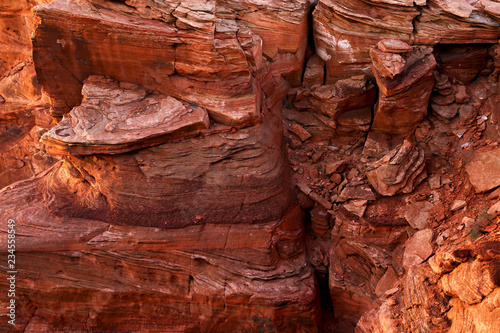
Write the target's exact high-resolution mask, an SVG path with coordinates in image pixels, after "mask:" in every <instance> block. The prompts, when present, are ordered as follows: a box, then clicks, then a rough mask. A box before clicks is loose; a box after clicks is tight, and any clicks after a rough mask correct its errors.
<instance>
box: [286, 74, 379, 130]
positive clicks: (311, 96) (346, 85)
mask: <svg viewBox="0 0 500 333" xmlns="http://www.w3.org/2000/svg"><path fill="white" fill-rule="evenodd" d="M299 95H300V96H299ZM376 96H377V90H376V87H375V86H374V85H373V84H372V83H371V82H370V81H369V80H368V78H367V77H366V76H364V75H360V76H354V77H352V78H349V79H343V80H339V81H337V82H336V83H335V84H330V85H314V86H313V87H311V88H310V89H303V90H301V91H299V94H298V95H297V97H296V99H295V103H294V105H295V107H296V108H297V109H299V110H303V111H311V112H314V113H317V114H319V115H323V116H325V117H327V118H328V120H329V124H330V125H332V126H333V127H336V124H337V120H338V118H339V117H340V116H342V115H345V116H347V117H345V116H344V119H342V120H343V122H344V124H347V125H348V126H349V125H350V126H352V127H357V124H356V120H354V119H353V118H360V117H359V115H358V114H356V113H359V112H360V111H361V113H362V110H366V109H368V110H369V111H370V108H371V106H372V105H373V103H374V102H375V99H376ZM353 110H355V111H356V112H354V113H352V112H351V113H350V114H348V111H353ZM369 113H370V116H369V118H370V120H371V111H370V112H369ZM349 115H350V116H351V117H349ZM349 119H351V120H353V121H352V122H349ZM361 122H362V123H363V121H361ZM362 125H365V124H362ZM367 129H368V128H364V130H367Z"/></svg>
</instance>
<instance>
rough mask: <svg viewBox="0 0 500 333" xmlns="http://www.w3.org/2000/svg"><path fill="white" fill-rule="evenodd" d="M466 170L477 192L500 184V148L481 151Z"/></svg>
mask: <svg viewBox="0 0 500 333" xmlns="http://www.w3.org/2000/svg"><path fill="white" fill-rule="evenodd" d="M466 170H467V173H468V174H469V179H470V182H471V184H472V185H473V186H474V188H475V190H476V192H485V191H488V190H491V189H493V188H495V187H498V186H500V149H495V150H491V151H485V152H479V153H478V154H477V155H476V156H475V158H474V159H473V160H472V161H471V162H470V163H469V164H468V165H467V167H466Z"/></svg>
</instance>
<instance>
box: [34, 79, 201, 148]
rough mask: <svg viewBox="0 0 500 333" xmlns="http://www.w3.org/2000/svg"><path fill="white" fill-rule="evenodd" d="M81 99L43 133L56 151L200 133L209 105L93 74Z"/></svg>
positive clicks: (121, 145)
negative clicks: (153, 91)
mask: <svg viewBox="0 0 500 333" xmlns="http://www.w3.org/2000/svg"><path fill="white" fill-rule="evenodd" d="M82 94H83V96H84V97H83V101H82V104H81V105H80V106H78V107H76V108H74V109H73V110H72V111H71V112H70V113H69V115H68V116H66V117H65V118H64V119H63V120H62V121H61V122H59V123H58V124H57V126H55V127H54V128H52V129H51V130H50V131H49V132H47V133H46V134H45V135H44V136H43V137H42V142H43V143H44V144H45V145H47V146H48V150H49V152H50V153H53V154H78V155H93V154H116V153H123V152H127V151H130V150H136V149H138V148H144V147H148V146H155V145H158V144H160V143H163V142H168V141H173V140H176V139H177V140H178V139H182V138H188V137H191V136H196V135H198V134H199V133H200V132H201V131H203V130H206V129H207V128H208V126H209V125H210V120H209V117H208V113H207V111H206V110H205V109H203V108H200V107H197V106H194V105H190V104H188V103H186V102H184V103H183V102H181V101H179V100H177V99H175V98H173V97H170V96H164V95H158V94H156V95H151V94H148V93H147V91H146V90H145V89H144V88H140V87H138V86H136V85H132V84H126V83H118V82H116V81H114V80H112V79H110V78H105V77H101V76H90V77H89V78H87V79H86V81H85V83H84V85H83V90H82Z"/></svg>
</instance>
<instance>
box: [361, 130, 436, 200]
mask: <svg viewBox="0 0 500 333" xmlns="http://www.w3.org/2000/svg"><path fill="white" fill-rule="evenodd" d="M366 177H367V178H368V181H369V182H370V183H371V185H372V186H373V188H375V190H376V191H377V192H378V193H380V194H381V195H384V196H393V195H395V194H397V193H411V192H412V191H413V190H414V189H415V187H416V186H417V185H418V184H420V182H421V181H423V180H424V179H425V178H426V177H427V173H426V171H425V155H424V150H423V149H422V148H420V147H416V146H413V145H412V144H411V143H410V142H409V141H407V140H404V142H403V144H402V145H400V146H398V147H397V148H395V149H393V150H392V151H390V152H389V153H388V154H386V155H385V156H384V157H382V158H381V159H380V160H379V161H377V162H375V163H373V164H372V170H370V171H368V172H366Z"/></svg>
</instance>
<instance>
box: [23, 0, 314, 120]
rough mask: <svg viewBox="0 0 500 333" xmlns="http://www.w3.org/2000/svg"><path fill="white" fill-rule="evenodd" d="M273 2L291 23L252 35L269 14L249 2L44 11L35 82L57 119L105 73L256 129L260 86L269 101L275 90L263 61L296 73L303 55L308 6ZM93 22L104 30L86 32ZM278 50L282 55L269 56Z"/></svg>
mask: <svg viewBox="0 0 500 333" xmlns="http://www.w3.org/2000/svg"><path fill="white" fill-rule="evenodd" d="M272 5H274V6H276V7H274V6H272ZM272 5H271V6H268V7H266V8H267V10H269V11H271V12H272V11H273V9H274V10H277V11H278V14H279V13H280V12H282V14H281V16H282V19H279V21H280V23H281V21H285V23H284V24H280V23H277V22H269V23H268V25H269V26H265V27H259V26H257V27H255V28H254V26H255V25H256V22H255V21H258V20H259V19H262V17H261V15H251V13H247V12H248V11H249V9H250V8H252V7H257V8H258V5H257V4H253V3H251V2H250V3H248V4H245V5H243V4H242V6H243V8H241V6H239V5H236V6H235V8H233V7H231V3H230V2H228V3H224V2H222V3H219V2H215V1H210V2H206V3H205V2H200V3H196V2H193V3H190V2H188V3H185V4H183V3H181V2H179V1H178V2H171V3H170V2H169V3H168V4H164V5H161V4H156V5H148V4H146V3H142V2H138V3H136V4H135V6H126V5H125V4H120V3H114V2H103V3H101V2H95V3H88V2H86V1H82V2H76V1H71V0H58V1H55V2H53V3H51V4H48V5H42V6H38V7H37V8H36V9H35V10H36V13H37V16H38V17H40V19H41V22H40V24H39V25H38V27H37V29H36V36H35V39H34V40H35V41H34V52H33V54H34V60H35V64H36V68H37V74H38V79H39V82H40V83H41V84H42V85H43V86H44V89H45V91H46V92H47V94H48V95H49V96H50V97H51V98H52V99H53V100H52V107H53V111H52V112H53V115H55V116H61V115H62V114H64V113H66V112H67V111H69V110H70V109H71V108H72V107H74V106H77V105H79V104H80V101H81V95H80V90H81V88H82V82H83V80H85V78H86V77H87V76H88V75H90V74H102V75H109V76H111V77H112V78H114V79H116V80H118V81H121V82H130V83H134V84H138V85H140V86H142V87H145V88H147V89H151V90H158V91H160V92H162V93H164V94H166V95H170V96H173V97H176V98H180V99H182V100H185V101H188V102H194V103H196V104H198V105H199V106H201V107H204V108H206V109H208V110H209V112H210V115H211V117H212V118H213V119H215V120H216V121H218V122H222V123H225V124H229V125H239V126H241V125H251V124H253V123H256V122H257V121H259V119H260V111H261V110H260V104H261V95H262V90H261V85H263V88H262V89H264V93H268V94H269V93H270V91H268V89H267V85H269V84H274V82H273V81H272V78H271V82H268V81H269V78H267V77H266V76H265V74H266V72H265V71H266V68H265V67H267V66H266V64H265V60H264V59H263V55H267V56H271V57H273V58H274V57H275V56H276V57H277V61H276V63H275V64H274V65H275V67H272V66H271V68H268V70H269V71H270V72H269V73H270V74H269V75H271V77H272V75H278V74H283V73H289V72H291V71H293V70H298V69H299V68H300V65H298V64H297V63H300V61H302V58H301V57H303V54H304V51H305V45H303V44H304V38H303V37H305V34H306V33H307V30H306V27H307V26H306V15H305V11H306V9H307V5H308V3H307V2H306V1H300V2H294V3H293V4H288V5H283V3H282V1H276V2H275V3H273V4H272ZM233 6H234V5H233ZM247 6H248V7H247ZM245 7H246V8H245ZM273 7H274V8H273ZM276 8H280V9H279V10H278V9H276ZM240 11H241V13H240ZM247 14H248V16H247ZM263 15H264V16H266V13H265V12H264V13H263ZM157 17H161V19H156V18H157ZM278 17H279V16H273V18H274V20H276V19H277V18H278ZM151 18H155V20H151ZM246 20H249V23H248V25H247V24H246V23H245V22H246ZM267 21H269V20H267ZM265 22H266V21H264V23H265ZM96 25H98V26H99V29H88V27H89V26H96ZM273 25H280V26H282V28H280V29H278V30H276V31H275V32H273V33H271V32H267V33H265V34H263V35H262V37H260V36H259V35H257V34H255V33H254V32H253V30H252V29H254V30H255V31H256V32H261V31H262V30H268V29H269V28H272V27H273ZM292 28H293V33H292V32H291V31H292ZM82 31H85V33H82ZM289 34H293V35H294V37H295V38H294V37H290V36H288V35H289ZM292 41H295V42H292ZM264 42H266V44H265V45H264ZM269 44H272V46H270V45H269ZM281 47H283V49H284V50H285V52H284V53H283V54H282V55H280V56H277V55H276V54H274V55H273V54H272V53H273V51H272V49H273V48H281ZM270 48H271V49H270ZM301 49H302V51H301ZM54 77H57V78H58V79H57V80H54ZM278 81H279V80H278ZM221 82H224V84H221Z"/></svg>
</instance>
